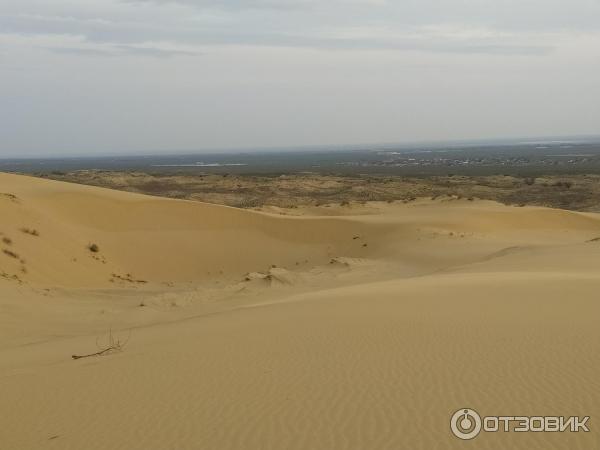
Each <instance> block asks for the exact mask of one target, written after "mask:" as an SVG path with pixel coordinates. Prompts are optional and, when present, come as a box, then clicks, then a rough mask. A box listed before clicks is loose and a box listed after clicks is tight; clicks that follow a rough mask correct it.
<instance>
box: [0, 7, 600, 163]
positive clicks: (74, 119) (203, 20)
mask: <svg viewBox="0 0 600 450" xmlns="http://www.w3.org/2000/svg"><path fill="white" fill-rule="evenodd" d="M599 79H600V0H220V1H217V0H1V1H0V139H1V140H0V156H14V155H63V154H101V153H119V152H121V153H123V154H127V153H155V152H181V151H193V150H214V149H218V148H236V147H263V146H269V147H271V146H297V145H311V144H325V145H327V144H352V143H382V142H403V141H415V140H445V139H464V138H488V137H489V138H496V137H522V136H544V135H552V136H556V135H575V134H600V127H599V125H600V81H599Z"/></svg>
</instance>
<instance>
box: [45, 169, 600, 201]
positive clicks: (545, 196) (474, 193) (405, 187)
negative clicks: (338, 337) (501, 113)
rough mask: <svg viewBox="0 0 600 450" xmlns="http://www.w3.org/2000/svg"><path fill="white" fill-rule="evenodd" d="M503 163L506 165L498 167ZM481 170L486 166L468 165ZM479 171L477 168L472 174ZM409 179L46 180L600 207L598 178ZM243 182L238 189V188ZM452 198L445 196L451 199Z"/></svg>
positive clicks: (194, 196)
mask: <svg viewBox="0 0 600 450" xmlns="http://www.w3.org/2000/svg"><path fill="white" fill-rule="evenodd" d="M503 168H504V167H503ZM472 170H483V169H472ZM477 173H479V172H477ZM477 173H475V174H471V175H469V176H464V175H458V174H453V176H452V177H450V176H447V175H428V176H419V175H414V176H407V175H406V174H404V175H397V176H390V175H389V174H387V175H377V174H360V173H355V174H345V175H342V174H337V175H336V174H318V173H292V174H286V175H285V176H280V175H279V174H272V175H245V174H230V175H229V176H227V177H223V176H222V175H218V174H206V173H143V172H116V171H115V172H113V171H89V170H85V171H76V172H69V173H67V174H66V175H64V176H54V175H51V176H50V178H55V179H59V180H62V181H70V182H75V183H82V184H92V185H95V186H101V187H108V188H112V189H120V190H125V191H132V192H141V193H146V194H151V195H157V196H163V197H176V198H184V199H189V200H196V201H203V202H208V203H216V204H223V205H228V206H234V207H238V208H257V207H264V206H275V207H279V208H288V209H290V210H291V208H295V207H302V206H315V205H320V207H323V208H325V207H329V206H331V205H340V206H351V205H354V204H362V203H363V202H366V201H389V200H394V199H396V200H400V201H402V202H404V203H408V202H411V201H414V200H415V199H416V198H431V199H433V200H436V199H437V200H438V201H439V200H440V199H446V198H451V197H452V196H455V197H462V198H465V199H468V200H470V199H471V198H472V199H473V201H475V200H476V199H482V200H494V201H498V202H500V203H504V204H507V205H519V204H525V205H535V206H549V207H554V208H563V209H571V210H577V211H600V202H599V201H598V198H599V197H600V175H597V174H587V175H584V174H578V173H573V174H564V173H561V174H548V175H542V174H540V173H538V172H536V171H533V172H526V173H524V174H522V175H518V174H512V175H510V174H505V175H500V174H496V175H492V174H489V173H488V171H487V170H486V171H484V172H481V173H482V175H478V174H477ZM240 186H242V187H241V188H240ZM449 195H450V197H449Z"/></svg>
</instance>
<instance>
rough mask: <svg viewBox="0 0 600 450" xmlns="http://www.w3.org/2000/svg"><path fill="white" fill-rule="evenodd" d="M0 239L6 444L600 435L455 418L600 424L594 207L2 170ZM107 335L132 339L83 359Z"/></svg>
mask: <svg viewBox="0 0 600 450" xmlns="http://www.w3.org/2000/svg"><path fill="white" fill-rule="evenodd" d="M0 233H1V235H0V251H1V252H2V253H0V313H1V314H0V340H1V342H0V398H2V400H3V401H2V403H1V405H2V406H0V417H1V418H2V421H3V422H2V427H1V428H0V448H10V449H39V448H49V449H53V448H56V449H82V448H86V449H107V448H115V449H116V448H123V449H137V448H139V449H142V448H143V449H153V448H156V449H165V448H174V449H175V448H176V449H196V448H213V449H236V450H237V449H282V448H286V449H325V448H327V449H365V448H369V449H390V448H398V449H404V448H406V449H415V448H427V449H429V448H456V449H459V448H465V447H466V446H468V445H469V444H473V445H474V446H475V447H473V445H471V447H472V448H491V449H494V448H498V449H500V448H516V449H521V448H522V449H535V448H540V449H542V448H543V449H553V448H556V449H558V448H573V449H576V448H581V449H591V448H598V447H599V445H600V441H599V440H598V431H597V430H595V429H594V428H593V427H594V423H593V422H592V423H591V427H592V432H590V433H577V434H572V433H527V434H525V433H523V434H519V433H494V434H491V433H485V434H484V435H481V436H479V437H477V438H476V440H475V441H472V442H471V443H465V442H462V441H460V440H458V439H456V438H455V437H453V436H452V435H451V434H450V431H449V419H450V415H451V413H453V412H454V411H455V410H457V409H459V408H462V407H471V408H474V409H477V410H479V411H480V412H481V413H482V414H484V415H493V414H505V415H580V416H584V415H589V416H592V419H593V418H594V416H596V417H600V406H599V405H600V389H599V386H598V381H597V380H600V364H599V363H598V361H597V356H598V355H599V354H600V331H599V330H600V328H599V327H598V326H597V317H598V312H599V310H600V308H599V306H598V300H597V292H599V290H600V269H599V267H600V266H599V265H598V262H599V261H600V240H598V239H597V238H598V237H600V217H599V216H597V215H593V214H582V213H574V212H567V211H561V210H552V209H544V208H527V207H526V208H517V207H506V206H502V205H499V204H496V203H492V202H480V201H475V202H469V201H466V200H446V201H443V200H436V201H431V200H425V199H423V200H419V201H417V202H414V203H410V204H399V205H396V204H392V205H387V204H381V205H376V207H375V208H374V210H373V211H372V213H370V214H358V211H357V214H352V209H350V213H349V214H348V213H346V214H345V215H344V216H328V217H318V216H300V217H291V216H282V215H275V214H264V213H260V212H254V211H244V210H238V209H233V208H228V207H222V206H215V205H208V204H202V203H194V202H187V201H176V200H169V199H163V198H155V197H147V196H142V195H135V194H129V193H123V192H116V191H110V190H104V189H99V188H93V187H86V186H79V185H71V184H66V183H60V182H53V181H48V180H40V179H35V178H30V177H24V176H16V175H9V174H0ZM93 244H95V245H96V246H97V249H96V248H95V247H92V245H93ZM92 250H97V251H92ZM109 329H112V333H113V335H114V337H115V339H117V340H121V341H122V342H123V341H125V340H127V345H126V347H125V348H124V349H123V351H121V352H117V353H113V354H110V355H108V356H100V357H90V358H82V359H79V360H75V361H74V360H72V359H71V355H72V354H78V355H84V354H86V353H92V352H94V351H97V346H99V347H100V348H103V346H104V347H105V346H106V345H107V344H106V342H105V339H106V335H107V333H108V331H109Z"/></svg>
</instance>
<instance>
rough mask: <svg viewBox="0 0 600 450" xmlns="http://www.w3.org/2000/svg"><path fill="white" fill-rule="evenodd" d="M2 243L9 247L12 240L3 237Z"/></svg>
mask: <svg viewBox="0 0 600 450" xmlns="http://www.w3.org/2000/svg"><path fill="white" fill-rule="evenodd" d="M2 242H4V243H5V244H6V245H11V244H12V239H11V238H9V237H3V238H2Z"/></svg>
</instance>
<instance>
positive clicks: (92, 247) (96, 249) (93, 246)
mask: <svg viewBox="0 0 600 450" xmlns="http://www.w3.org/2000/svg"><path fill="white" fill-rule="evenodd" d="M88 250H89V251H90V252H92V253H98V252H99V251H100V247H98V246H97V245H96V244H90V245H88Z"/></svg>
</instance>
